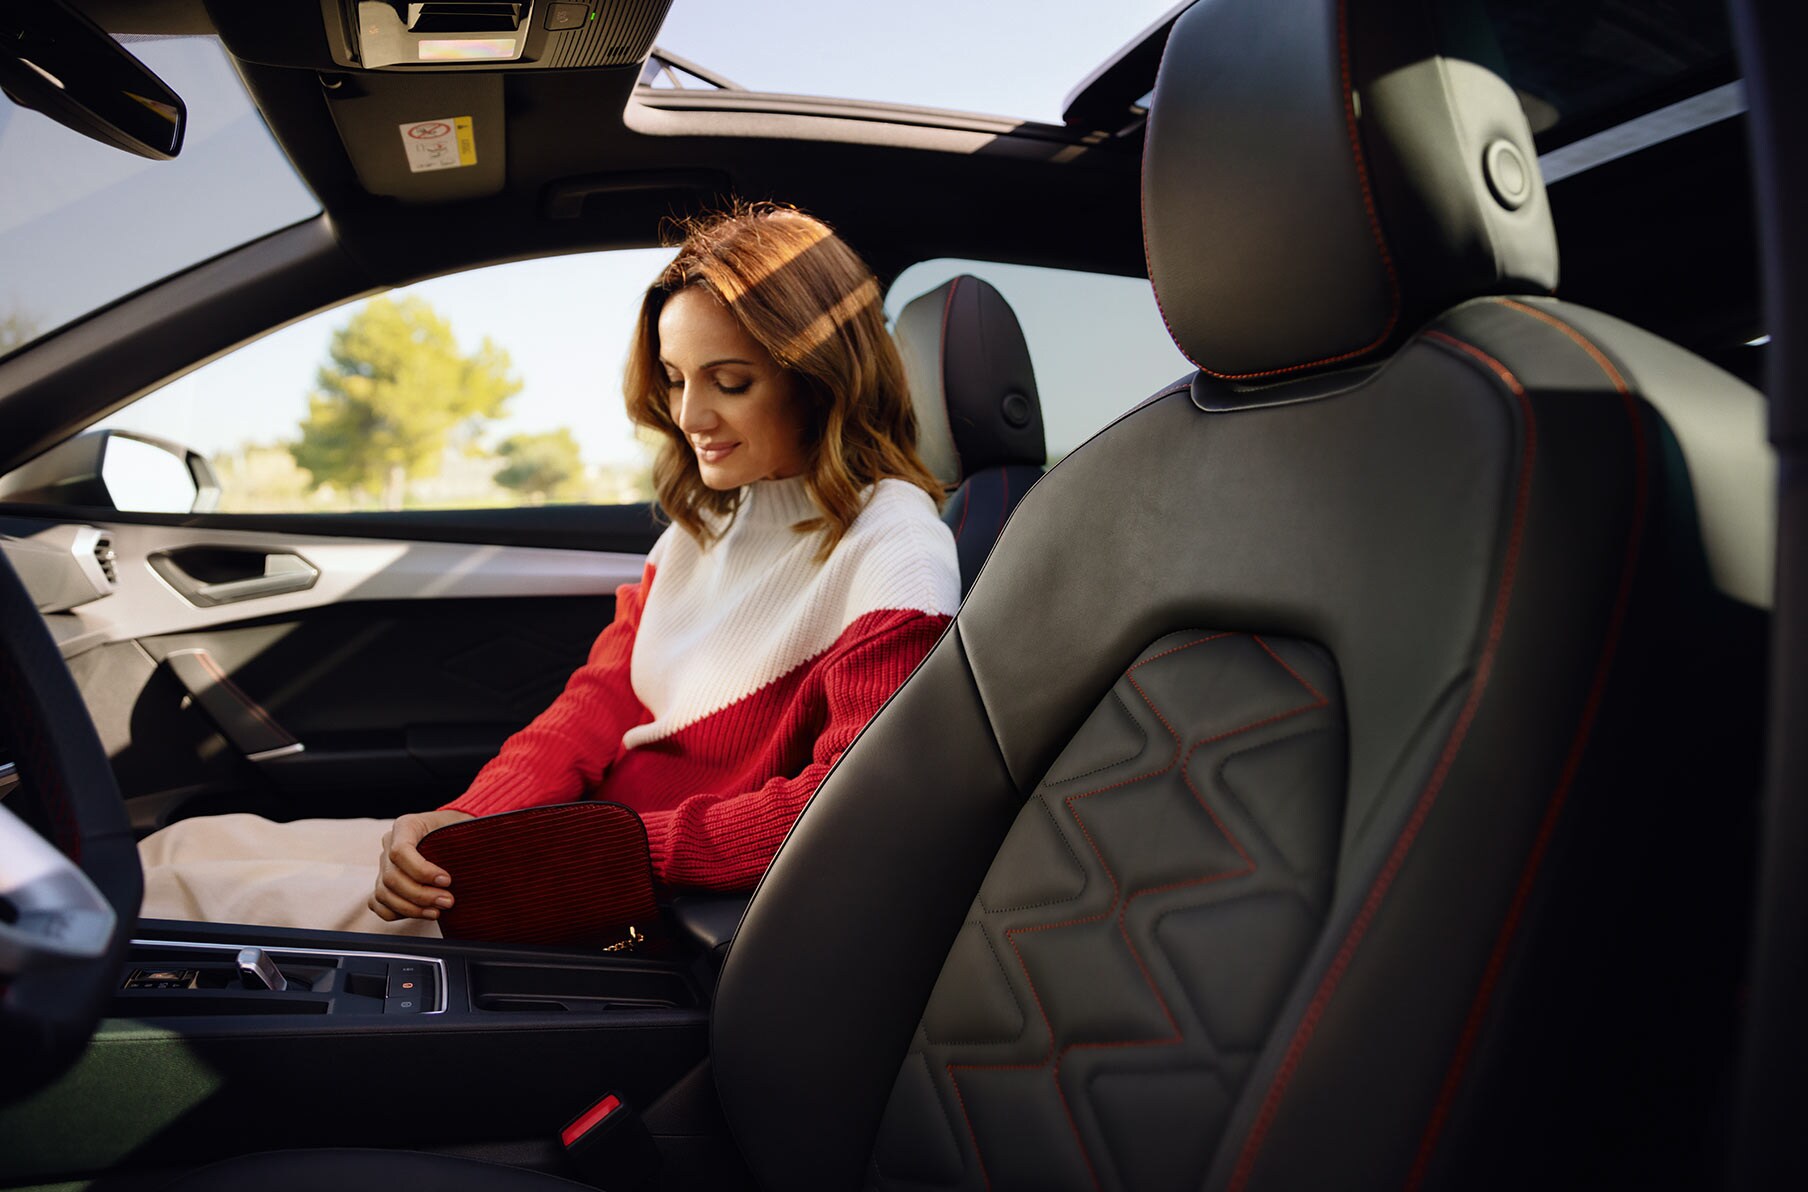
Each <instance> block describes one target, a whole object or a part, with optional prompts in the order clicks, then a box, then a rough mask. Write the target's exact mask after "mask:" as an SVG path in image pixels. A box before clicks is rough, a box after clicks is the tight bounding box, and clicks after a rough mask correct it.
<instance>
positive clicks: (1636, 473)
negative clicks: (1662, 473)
mask: <svg viewBox="0 0 1808 1192" xmlns="http://www.w3.org/2000/svg"><path fill="white" fill-rule="evenodd" d="M1495 302H1496V304H1497V305H1500V306H1504V307H1507V308H1508V309H1510V310H1516V311H1519V312H1520V313H1522V314H1525V315H1528V316H1530V317H1532V318H1534V319H1537V320H1539V321H1540V322H1543V323H1546V324H1548V325H1549V326H1551V327H1554V328H1555V329H1557V330H1558V331H1560V332H1562V333H1563V334H1564V335H1566V336H1568V337H1569V338H1570V339H1571V340H1573V341H1574V342H1575V343H1576V344H1577V346H1579V347H1580V348H1582V350H1583V351H1585V352H1586V353H1587V354H1588V355H1589V357H1590V358H1591V359H1592V360H1593V361H1594V362H1595V364H1596V365H1597V366H1598V367H1599V368H1600V369H1601V371H1602V372H1603V373H1604V374H1605V375H1606V377H1607V379H1608V381H1609V382H1610V383H1611V384H1612V385H1613V387H1614V389H1615V390H1616V391H1617V392H1618V393H1619V395H1620V398H1621V401H1622V403H1623V405H1624V406H1625V409H1626V415H1627V418H1628V420H1629V422H1630V424H1631V427H1632V452H1633V465H1634V467H1633V508H1632V524H1631V526H1630V527H1628V531H1627V536H1626V555H1625V559H1624V561H1623V562H1622V563H1621V565H1620V583H1619V589H1618V591H1617V592H1616V593H1615V595H1614V604H1613V609H1612V611H1611V612H1610V613H1609V614H1608V620H1607V629H1606V632H1605V633H1604V634H1603V637H1602V645H1601V654H1600V657H1599V659H1598V660H1597V661H1596V663H1595V673H1594V676H1593V677H1592V679H1591V680H1590V683H1589V690H1588V696H1587V699H1586V701H1585V703H1584V704H1583V708H1582V716H1581V718H1580V719H1579V720H1578V722H1577V724H1576V734H1575V736H1574V737H1573V738H1572V739H1571V741H1570V747H1569V752H1568V753H1567V754H1566V755H1565V756H1564V761H1563V769H1562V771H1561V772H1560V773H1559V775H1558V778H1557V786H1556V787H1555V789H1553V790H1552V792H1551V796H1550V799H1549V801H1548V802H1547V804H1546V807H1545V813H1544V817H1543V818H1542V819H1541V820H1540V822H1539V825H1538V834H1537V835H1536V836H1535V837H1534V838H1533V841H1532V848H1531V850H1530V852H1528V853H1527V855H1526V861H1525V865H1524V867H1523V869H1522V870H1521V872H1520V878H1519V884H1518V885H1517V886H1516V887H1515V888H1514V891H1513V900H1512V902H1511V903H1509V904H1508V907H1507V913H1506V916H1505V917H1504V918H1503V919H1502V921H1501V926H1500V932H1499V934H1498V935H1497V936H1496V938H1495V943H1494V948H1493V950H1492V951H1491V952H1490V953H1489V955H1488V963H1487V965H1486V966H1485V967H1484V968H1483V970H1482V977H1481V980H1480V981H1479V982H1478V983H1477V985H1476V991H1475V997H1474V1000H1473V1001H1472V1002H1471V1004H1470V1008H1469V1014H1468V1017H1467V1018H1466V1019H1465V1020H1464V1022H1463V1032H1462V1034H1461V1035H1460V1036H1459V1037H1458V1039H1457V1046H1456V1049H1455V1051H1454V1052H1453V1053H1452V1055H1451V1058H1450V1067H1449V1068H1448V1070H1447V1071H1446V1072H1445V1075H1444V1083H1443V1085H1442V1086H1441V1087H1440V1088H1439V1090H1438V1099H1437V1102H1436V1103H1435V1104H1434V1105H1433V1107H1432V1112H1431V1116H1430V1118H1429V1119H1427V1121H1426V1124H1425V1132H1424V1134H1423V1135H1422V1136H1421V1138H1420V1140H1419V1150H1418V1153H1417V1155H1416V1156H1415V1158H1414V1160H1413V1165H1412V1169H1411V1170H1410V1171H1409V1172H1408V1173H1407V1177H1406V1190H1407V1192H1416V1190H1417V1189H1418V1188H1420V1187H1421V1186H1423V1184H1424V1182H1425V1177H1426V1175H1427V1173H1428V1172H1429V1171H1430V1168H1431V1161H1432V1158H1433V1156H1434V1155H1435V1154H1436V1152H1437V1145H1438V1140H1439V1139H1440V1138H1441V1137H1442V1134H1443V1130H1444V1125H1445V1123H1446V1122H1447V1121H1448V1120H1449V1117H1450V1112H1451V1110H1452V1108H1453V1107H1454V1106H1455V1103H1456V1097H1457V1093H1458V1092H1459V1091H1460V1090H1461V1087H1462V1081H1463V1075H1464V1072H1465V1070H1466V1069H1467V1067H1468V1062H1469V1057H1470V1055H1471V1054H1472V1053H1473V1051H1474V1049H1475V1044H1476V1041H1477V1039H1478V1038H1479V1036H1480V1034H1481V1028H1482V1023H1483V1020H1484V1019H1485V1018H1486V1016H1487V1011H1488V1006H1489V1004H1490V1003H1491V1001H1492V1000H1493V994H1494V989H1495V986H1496V985H1497V984H1498V982H1499V979H1500V973H1501V970H1502V969H1503V968H1504V967H1505V965H1506V956H1507V952H1508V950H1509V948H1510V947H1511V946H1512V942H1513V937H1514V936H1515V934H1517V932H1518V929H1519V924H1520V921H1521V919H1522V917H1523V915H1524V913H1525V906H1526V903H1527V901H1529V899H1530V898H1531V893H1532V887H1533V885H1534V884H1535V883H1536V881H1537V876H1538V872H1539V869H1540V868H1541V867H1542V864H1543V861H1544V855H1545V853H1546V852H1547V851H1548V850H1549V848H1550V843H1551V838H1552V837H1553V836H1554V835H1555V833H1556V827H1557V820H1558V818H1559V817H1560V816H1561V815H1562V813H1563V808H1564V805H1565V803H1566V802H1567V801H1568V797H1569V792H1570V787H1571V784H1572V783H1573V782H1574V781H1575V777H1576V772H1577V770H1578V769H1580V767H1581V763H1582V755H1583V754H1584V752H1586V748H1587V743H1588V738H1589V736H1590V735H1591V733H1592V730H1593V728H1594V722H1595V716H1596V715H1597V713H1598V712H1599V711H1600V705H1601V699H1602V695H1603V693H1604V691H1605V689H1606V686H1607V678H1608V675H1609V674H1610V673H1611V672H1612V669H1613V657H1614V653H1615V651H1616V649H1617V648H1618V646H1619V639H1620V632H1621V630H1622V629H1623V628H1624V627H1625V621H1626V609H1627V606H1628V605H1629V604H1630V603H1631V599H1632V583H1633V579H1634V576H1635V573H1636V570H1637V565H1638V559H1639V555H1640V553H1641V548H1642V545H1643V542H1644V534H1645V518H1646V513H1647V504H1648V501H1649V497H1650V487H1649V485H1650V480H1649V475H1648V469H1647V464H1646V444H1645V434H1644V425H1643V423H1642V421H1641V419H1640V418H1639V412H1638V407H1637V404H1636V400H1635V399H1634V398H1633V396H1632V390H1631V388H1630V386H1628V385H1627V383H1626V378H1625V377H1624V376H1623V375H1621V373H1620V370H1619V369H1617V368H1615V367H1614V365H1613V362H1612V361H1610V360H1609V359H1608V358H1607V355H1606V353H1604V352H1602V351H1601V349H1600V348H1598V347H1597V346H1596V345H1595V344H1593V343H1591V342H1590V341H1589V340H1588V338H1587V337H1586V336H1584V335H1583V334H1582V333H1581V332H1580V331H1578V330H1577V329H1576V328H1574V327H1572V326H1571V325H1570V324H1568V323H1565V322H1563V321H1562V320H1561V319H1558V318H1556V317H1555V316H1554V315H1550V314H1547V313H1546V312H1544V311H1541V310H1539V309H1537V308H1536V307H1532V306H1527V305H1526V304H1525V303H1523V302H1515V301H1514V300H1513V299H1511V298H1499V299H1496V300H1495Z"/></svg>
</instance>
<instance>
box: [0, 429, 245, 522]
mask: <svg viewBox="0 0 1808 1192" xmlns="http://www.w3.org/2000/svg"><path fill="white" fill-rule="evenodd" d="M219 503H220V483H219V481H218V480H217V479H216V478H215V477H214V474H213V468H212V467H211V466H210V465H209V464H208V462H207V459H206V457H204V456H203V455H201V453H200V452H198V451H191V450H190V449H188V448H187V447H184V446H183V445H182V444H180V443H172V442H170V441H169V440H168V439H159V438H154V437H153V436H151V435H141V434H137V433H135V432H132V431H122V430H91V431H88V432H86V433H85V434H80V435H77V436H76V437H75V438H73V439H69V440H67V441H66V442H63V443H60V444H58V445H57V446H55V447H53V448H51V449H50V450H49V451H46V452H45V453H44V454H43V455H40V456H38V458H36V459H34V460H32V461H31V462H30V463H28V464H26V465H25V466H24V467H22V468H19V469H17V470H16V471H13V472H11V473H9V474H8V475H6V476H0V504H8V505H54V506H72V507H75V508H81V509H113V510H117V511H119V512H121V513H211V512H212V511H213V510H214V508H215V507H216V506H218V505H219Z"/></svg>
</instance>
